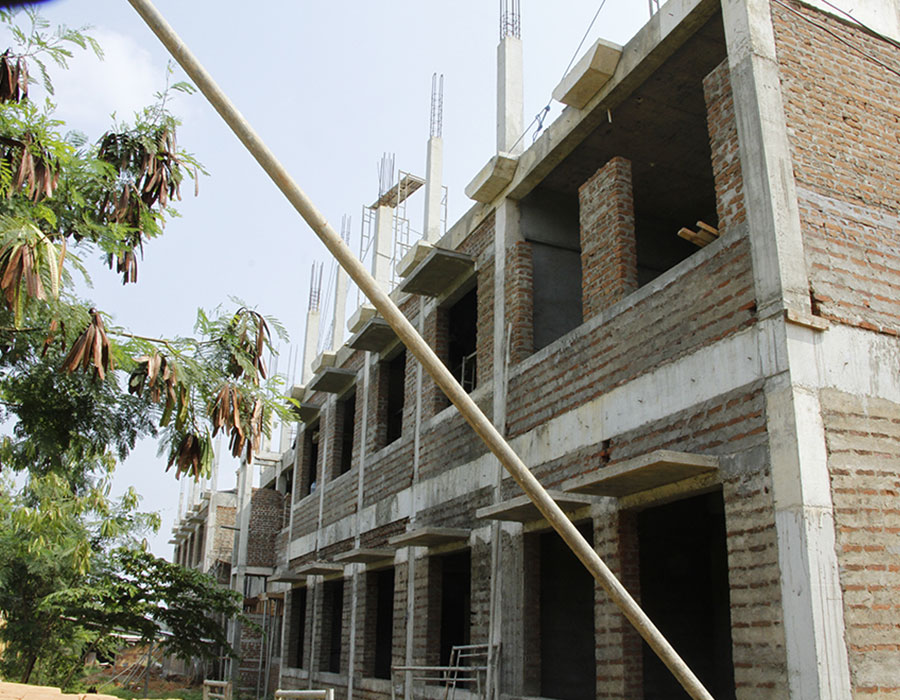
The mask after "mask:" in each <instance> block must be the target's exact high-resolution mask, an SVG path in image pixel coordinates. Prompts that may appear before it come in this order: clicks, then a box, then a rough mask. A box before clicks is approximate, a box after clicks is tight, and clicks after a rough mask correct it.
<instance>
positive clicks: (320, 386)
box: [309, 367, 356, 394]
mask: <svg viewBox="0 0 900 700" xmlns="http://www.w3.org/2000/svg"><path fill="white" fill-rule="evenodd" d="M355 381H356V372H354V371H353V370H350V369H340V368H338V367H325V368H324V369H322V370H321V371H320V372H318V373H317V374H316V375H315V376H314V377H313V378H312V381H311V382H310V383H309V388H310V389H312V390H313V391H322V392H325V393H326V394H340V393H342V392H343V391H344V390H346V389H348V388H349V387H350V385H351V384H352V383H353V382H355Z"/></svg>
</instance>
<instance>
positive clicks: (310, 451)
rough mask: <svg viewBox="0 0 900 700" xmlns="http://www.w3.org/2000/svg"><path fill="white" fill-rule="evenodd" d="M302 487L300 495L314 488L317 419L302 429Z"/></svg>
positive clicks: (312, 491) (317, 463)
mask: <svg viewBox="0 0 900 700" xmlns="http://www.w3.org/2000/svg"><path fill="white" fill-rule="evenodd" d="M302 466H303V468H302V477H303V479H302V482H303V488H302V490H301V491H300V495H301V497H302V496H308V495H309V494H311V493H314V492H315V490H316V478H317V477H316V475H317V473H318V467H319V421H316V422H315V423H311V424H309V425H307V426H306V429H305V430H304V431H303V465H302Z"/></svg>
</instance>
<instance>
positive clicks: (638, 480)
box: [563, 450, 719, 497]
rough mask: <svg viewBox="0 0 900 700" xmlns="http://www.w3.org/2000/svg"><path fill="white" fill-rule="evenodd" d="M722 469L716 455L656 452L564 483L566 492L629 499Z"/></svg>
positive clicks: (672, 451) (669, 451) (668, 451)
mask: <svg viewBox="0 0 900 700" xmlns="http://www.w3.org/2000/svg"><path fill="white" fill-rule="evenodd" d="M718 468H719V458H718V457H715V456H713V455H700V454H692V453H690V452H675V451H674V450H654V451H653V452H649V453H647V454H643V455H641V456H640V457H635V458H633V459H628V460H626V461H624V462H621V463H619V464H614V465H612V466H609V467H603V468H601V469H598V470H596V471H593V472H591V473H589V474H584V475H582V476H578V477H575V478H574V479H569V480H568V481H566V482H564V483H563V490H564V491H572V492H575V493H590V494H594V495H597V496H615V497H621V496H627V495H629V494H633V493H637V492H639V491H646V490H647V489H652V488H657V487H659V486H664V485H665V484H671V483H674V482H676V481H681V480H682V479H688V478H690V477H692V476H697V475H698V474H703V473H706V472H712V471H715V470H716V469H718Z"/></svg>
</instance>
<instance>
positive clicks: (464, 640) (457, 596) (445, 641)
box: [439, 549, 472, 666]
mask: <svg viewBox="0 0 900 700" xmlns="http://www.w3.org/2000/svg"><path fill="white" fill-rule="evenodd" d="M440 570H441V573H440V581H441V583H440V591H441V605H440V616H441V617H440V620H441V632H440V652H439V653H440V664H441V665H442V666H446V665H447V664H449V663H450V652H451V651H452V650H453V647H455V646H459V645H462V644H468V643H469V627H470V616H471V612H472V592H471V591H472V555H471V552H470V551H469V550H468V549H467V550H465V551H463V552H459V553H456V554H447V555H445V556H442V557H440Z"/></svg>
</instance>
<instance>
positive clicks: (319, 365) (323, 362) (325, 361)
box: [311, 351, 335, 374]
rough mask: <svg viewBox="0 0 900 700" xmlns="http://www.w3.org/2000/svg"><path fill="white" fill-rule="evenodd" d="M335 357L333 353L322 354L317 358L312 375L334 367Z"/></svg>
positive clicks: (313, 364) (314, 361)
mask: <svg viewBox="0 0 900 700" xmlns="http://www.w3.org/2000/svg"><path fill="white" fill-rule="evenodd" d="M334 358H335V355H334V353H333V352H327V351H326V352H322V353H319V354H318V356H316V359H315V360H313V363H312V368H311V369H312V373H313V374H319V372H321V371H322V370H323V369H325V368H326V367H334Z"/></svg>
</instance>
